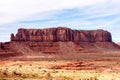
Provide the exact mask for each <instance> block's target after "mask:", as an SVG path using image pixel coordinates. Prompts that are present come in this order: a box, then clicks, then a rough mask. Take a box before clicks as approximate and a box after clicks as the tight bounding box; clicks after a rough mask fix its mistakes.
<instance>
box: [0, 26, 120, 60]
mask: <svg viewBox="0 0 120 80" xmlns="http://www.w3.org/2000/svg"><path fill="white" fill-rule="evenodd" d="M106 49H107V50H112V49H120V47H119V46H118V45H116V44H115V43H114V42H112V37H111V34H110V33H109V32H108V31H105V30H72V29H70V28H65V27H58V28H46V29H24V28H20V29H18V32H17V34H16V35H14V34H11V41H10V42H7V43H0V56H3V55H4V56H3V57H6V56H9V55H10V57H13V56H22V57H23V56H25V60H26V59H27V57H26V56H44V57H45V58H46V57H47V58H49V56H51V55H49V56H48V55H47V56H45V55H46V54H57V55H58V56H57V57H60V56H62V55H64V56H65V55H66V56H67V55H70V54H72V55H73V56H74V55H77V54H78V53H84V54H85V53H86V52H90V53H91V54H92V53H94V52H91V50H95V51H101V50H106ZM6 53H7V54H6ZM45 53H46V54H45ZM82 55H83V54H82ZM64 56H63V57H64ZM69 57H70V56H69ZM77 57H79V56H77ZM12 59H13V58H12ZM39 59H40V57H39ZM55 59H56V56H55Z"/></svg>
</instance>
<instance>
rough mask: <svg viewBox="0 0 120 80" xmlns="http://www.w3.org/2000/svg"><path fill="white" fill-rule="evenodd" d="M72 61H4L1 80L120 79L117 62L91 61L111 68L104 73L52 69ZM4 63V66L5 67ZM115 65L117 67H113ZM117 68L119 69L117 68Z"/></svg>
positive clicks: (0, 68) (119, 66)
mask: <svg viewBox="0 0 120 80" xmlns="http://www.w3.org/2000/svg"><path fill="white" fill-rule="evenodd" d="M69 62H70V61H14V62H13V61H9V62H7V61H4V62H1V63H2V64H1V66H0V80H116V79H117V78H120V72H119V71H118V70H119V69H120V64H119V63H117V62H116V61H114V62H109V61H94V62H93V61H89V62H84V64H93V63H96V65H97V66H103V65H104V66H105V65H106V66H109V68H105V69H103V70H102V71H100V70H99V69H96V70H65V69H50V67H51V66H53V65H60V64H63V63H69ZM3 63H4V65H3ZM113 65H115V66H114V67H113ZM116 66H117V67H116Z"/></svg>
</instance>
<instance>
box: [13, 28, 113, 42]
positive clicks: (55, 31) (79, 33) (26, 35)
mask: <svg viewBox="0 0 120 80" xmlns="http://www.w3.org/2000/svg"><path fill="white" fill-rule="evenodd" d="M11 41H39V42H58V41H63V42H66V41H73V42H112V39H111V34H110V33H109V32H108V31H104V30H72V29H70V28H65V27H58V28H47V29H24V28H20V29H18V32H17V34H16V35H15V36H14V34H11Z"/></svg>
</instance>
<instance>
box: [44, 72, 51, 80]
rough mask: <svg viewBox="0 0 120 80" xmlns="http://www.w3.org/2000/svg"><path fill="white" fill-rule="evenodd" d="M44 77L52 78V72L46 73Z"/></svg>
mask: <svg viewBox="0 0 120 80" xmlns="http://www.w3.org/2000/svg"><path fill="white" fill-rule="evenodd" d="M44 78H47V79H48V80H52V76H51V74H50V73H46V75H45V76H44Z"/></svg>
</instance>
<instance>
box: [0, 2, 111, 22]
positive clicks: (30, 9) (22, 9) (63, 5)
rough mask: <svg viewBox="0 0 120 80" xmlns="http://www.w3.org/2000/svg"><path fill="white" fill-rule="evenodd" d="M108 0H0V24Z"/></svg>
mask: <svg viewBox="0 0 120 80" xmlns="http://www.w3.org/2000/svg"><path fill="white" fill-rule="evenodd" d="M107 1H109V0H0V16H2V17H0V24H6V23H12V22H17V21H19V20H21V19H25V18H28V17H31V16H32V15H35V14H38V13H43V12H47V11H52V10H62V9H72V8H82V7H86V6H91V5H92V6H93V5H96V4H103V3H106V2H107Z"/></svg>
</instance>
